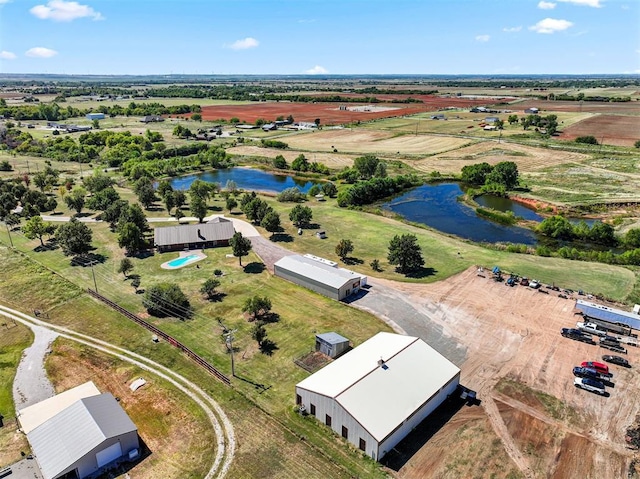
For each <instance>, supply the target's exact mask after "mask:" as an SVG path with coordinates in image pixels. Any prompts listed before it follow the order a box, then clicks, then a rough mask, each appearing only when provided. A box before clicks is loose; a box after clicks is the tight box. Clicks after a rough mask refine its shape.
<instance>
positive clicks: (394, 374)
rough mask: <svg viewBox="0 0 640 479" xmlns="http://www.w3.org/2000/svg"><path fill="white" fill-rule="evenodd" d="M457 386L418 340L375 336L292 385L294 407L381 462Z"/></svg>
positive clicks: (455, 375) (445, 363) (456, 377)
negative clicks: (304, 411) (296, 406)
mask: <svg viewBox="0 0 640 479" xmlns="http://www.w3.org/2000/svg"><path fill="white" fill-rule="evenodd" d="M459 382H460V369H459V368H458V367H457V366H456V365H455V364H453V363H452V362H450V361H449V360H448V359H446V358H445V357H444V356H442V355H441V354H440V353H438V352H437V351H436V350H435V349H433V348H432V347H431V346H429V345H428V344H427V343H425V342H424V341H422V340H421V339H420V338H415V337H410V336H403V335H399V334H392V333H378V334H376V335H375V336H373V337H372V338H370V339H369V340H367V341H365V342H364V343H362V344H361V345H360V346H358V347H357V348H355V349H353V350H351V351H349V352H348V353H347V354H345V355H344V356H342V357H341V358H339V359H337V360H336V361H334V362H333V363H331V364H329V365H327V366H325V367H324V368H322V369H321V370H320V371H318V372H317V373H315V374H312V375H311V376H309V377H308V378H307V379H305V380H303V381H301V382H300V383H298V384H297V385H296V403H297V404H298V405H300V406H304V408H305V409H306V411H307V412H308V413H309V414H311V415H313V416H315V417H316V418H317V419H318V420H319V421H322V422H323V423H324V424H326V425H327V426H329V427H331V429H333V430H334V431H335V432H336V433H337V434H340V435H341V436H342V437H344V438H345V439H347V440H348V441H349V442H351V443H352V444H354V445H355V446H356V447H358V448H360V449H361V450H362V451H365V453H366V454H367V455H369V456H370V457H372V458H373V459H375V460H380V459H381V458H382V457H384V455H385V454H386V453H387V452H389V451H390V450H391V449H393V447H394V446H395V445H396V444H398V442H400V441H401V440H402V439H403V438H404V437H405V436H406V435H407V434H409V433H410V432H411V430H412V429H414V428H415V427H416V426H417V425H418V424H420V423H421V422H422V421H423V420H424V419H425V418H426V417H427V416H428V415H429V414H431V413H432V412H433V411H434V410H435V409H436V408H437V407H438V406H439V405H440V404H441V403H442V402H443V401H444V400H445V399H446V398H447V397H448V396H449V395H450V394H452V393H453V392H454V391H455V390H456V388H457V386H458V383H459Z"/></svg>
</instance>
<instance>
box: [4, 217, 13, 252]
mask: <svg viewBox="0 0 640 479" xmlns="http://www.w3.org/2000/svg"><path fill="white" fill-rule="evenodd" d="M4 225H5V226H6V227H7V234H8V235H9V243H11V247H12V248H13V240H12V239H11V230H10V229H9V223H6V222H5V224H4Z"/></svg>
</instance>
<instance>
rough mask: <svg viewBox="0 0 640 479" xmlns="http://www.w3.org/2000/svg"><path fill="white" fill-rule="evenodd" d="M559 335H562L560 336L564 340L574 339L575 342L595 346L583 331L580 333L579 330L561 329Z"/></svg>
mask: <svg viewBox="0 0 640 479" xmlns="http://www.w3.org/2000/svg"><path fill="white" fill-rule="evenodd" d="M560 334H562V336H564V337H565V338H570V339H575V340H576V341H582V342H584V343H589V344H596V342H595V341H594V340H593V337H592V336H591V335H590V334H587V333H585V332H584V331H580V330H579V329H575V328H562V330H561V331H560Z"/></svg>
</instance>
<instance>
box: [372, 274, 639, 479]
mask: <svg viewBox="0 0 640 479" xmlns="http://www.w3.org/2000/svg"><path fill="white" fill-rule="evenodd" d="M484 276H485V277H480V276H478V275H477V272H476V269H475V268H471V269H469V270H466V271H465V272H463V273H461V274H460V275H457V276H455V277H452V278H450V279H449V280H447V281H443V282H440V283H437V284H431V285H419V284H408V283H393V284H391V283H389V287H393V288H395V289H396V290H398V291H402V292H403V293H404V294H405V295H407V296H408V299H409V300H410V301H413V302H414V304H415V305H416V309H422V310H423V311H424V314H425V316H428V317H429V318H430V320H431V322H433V323H434V324H435V325H436V327H439V328H442V332H443V336H444V337H447V338H448V341H452V340H453V341H456V342H457V343H458V345H459V347H460V348H463V349H464V350H466V354H465V359H464V360H463V361H462V363H461V364H460V363H458V364H460V366H461V369H462V375H461V383H462V384H464V385H465V386H467V387H470V388H471V389H473V390H476V391H477V392H478V397H479V399H480V400H481V401H482V404H481V406H480V407H479V408H478V410H481V411H483V415H484V416H485V417H487V418H488V420H489V422H490V424H491V428H489V429H490V434H487V436H486V444H491V443H492V441H493V440H494V439H495V436H496V435H497V437H498V438H499V439H500V441H501V442H502V446H503V447H504V449H505V450H506V451H507V454H508V455H509V457H510V458H511V460H512V461H513V462H514V463H515V464H516V465H517V469H519V472H520V473H521V474H522V475H521V476H520V475H518V476H514V477H527V478H543V477H545V478H546V477H553V478H568V477H593V478H596V477H597V478H602V479H606V478H612V479H614V478H620V477H626V471H627V470H628V469H629V464H630V462H631V460H632V459H633V458H634V452H633V451H630V450H629V449H627V448H626V447H625V430H626V428H627V427H628V426H629V425H630V424H631V423H632V421H633V420H634V418H635V417H636V415H637V414H638V410H639V406H640V405H639V403H638V401H637V400H636V398H637V391H638V388H639V387H640V374H638V371H637V367H636V366H638V365H640V350H638V349H634V348H633V347H631V348H630V350H629V354H628V356H627V358H628V360H629V361H630V363H631V364H632V365H633V368H631V369H626V368H622V367H618V366H615V365H610V370H611V372H612V373H613V375H614V376H613V379H612V381H613V383H614V384H615V387H609V388H608V392H609V393H610V396H609V397H601V396H598V395H595V394H592V393H589V392H587V391H584V390H581V389H577V388H575V387H574V385H573V380H574V376H573V374H572V367H573V366H575V365H579V364H580V363H581V362H582V361H587V360H600V358H601V356H602V355H603V354H607V353H608V351H607V350H604V349H602V348H600V347H598V346H597V345H590V344H585V343H581V342H576V341H572V340H570V339H566V338H563V337H562V336H561V335H560V329H561V328H562V327H573V326H575V323H576V321H577V320H579V319H580V317H579V316H575V315H574V304H575V302H574V300H573V299H564V298H561V297H559V296H558V293H557V292H555V291H551V290H546V289H545V291H548V293H549V294H544V293H540V292H538V291H536V290H534V289H531V288H528V287H524V286H516V287H509V286H506V285H505V283H502V282H495V281H493V280H492V279H491V274H490V273H489V272H486V271H485V273H484ZM378 281H380V280H378ZM434 303H435V305H436V306H435V308H434ZM461 413H462V414H468V413H464V410H463V411H462V412H461ZM456 418H457V419H456ZM454 419H455V423H456V424H457V427H461V425H460V419H459V417H458V416H456V417H454ZM475 420H476V421H477V420H478V419H477V418H476V419H475ZM463 423H464V421H463ZM450 427H451V426H450V424H449V423H448V424H447V425H445V426H444V427H443V430H448V429H449V428H450ZM469 427H471V424H469ZM441 446H442V445H441V444H439V442H437V441H429V442H427V443H426V444H425V445H424V446H423V447H422V448H421V449H420V450H419V451H418V452H417V453H416V454H415V455H414V456H413V457H412V459H411V460H410V461H409V462H408V463H407V464H406V465H405V466H404V467H403V468H402V469H401V470H400V471H399V475H400V476H401V477H407V478H408V477H415V478H418V477H425V476H424V474H425V473H426V471H425V470H424V469H423V468H422V467H420V466H419V465H420V464H427V463H429V461H428V460H427V459H426V458H429V457H432V456H435V455H439V454H440V455H442V454H443V450H447V449H446V448H445V449H443V448H442V447H441ZM451 446H454V444H453V443H451ZM455 454H456V453H455V447H453V449H452V451H451V452H448V453H445V456H448V457H449V458H450V460H451V461H453V460H454V459H455V458H456V455H455ZM456 460H457V459H456ZM443 461H445V463H446V462H447V459H443ZM445 469H446V468H445ZM491 472H492V471H490V470H487V471H485V472H484V473H483V474H481V475H479V476H478V477H494V476H491V475H490V474H491ZM493 472H499V471H493ZM420 474H423V475H420ZM442 477H449V476H446V475H443V476H442ZM452 477H453V476H452ZM474 477H475V476H474ZM495 477H501V476H495Z"/></svg>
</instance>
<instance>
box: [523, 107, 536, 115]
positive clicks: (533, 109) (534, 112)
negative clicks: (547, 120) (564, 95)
mask: <svg viewBox="0 0 640 479" xmlns="http://www.w3.org/2000/svg"><path fill="white" fill-rule="evenodd" d="M524 112H525V113H527V114H529V115H537V114H538V113H540V110H538V109H537V108H534V107H531V108H527V109H526V110H525V111H524Z"/></svg>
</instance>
